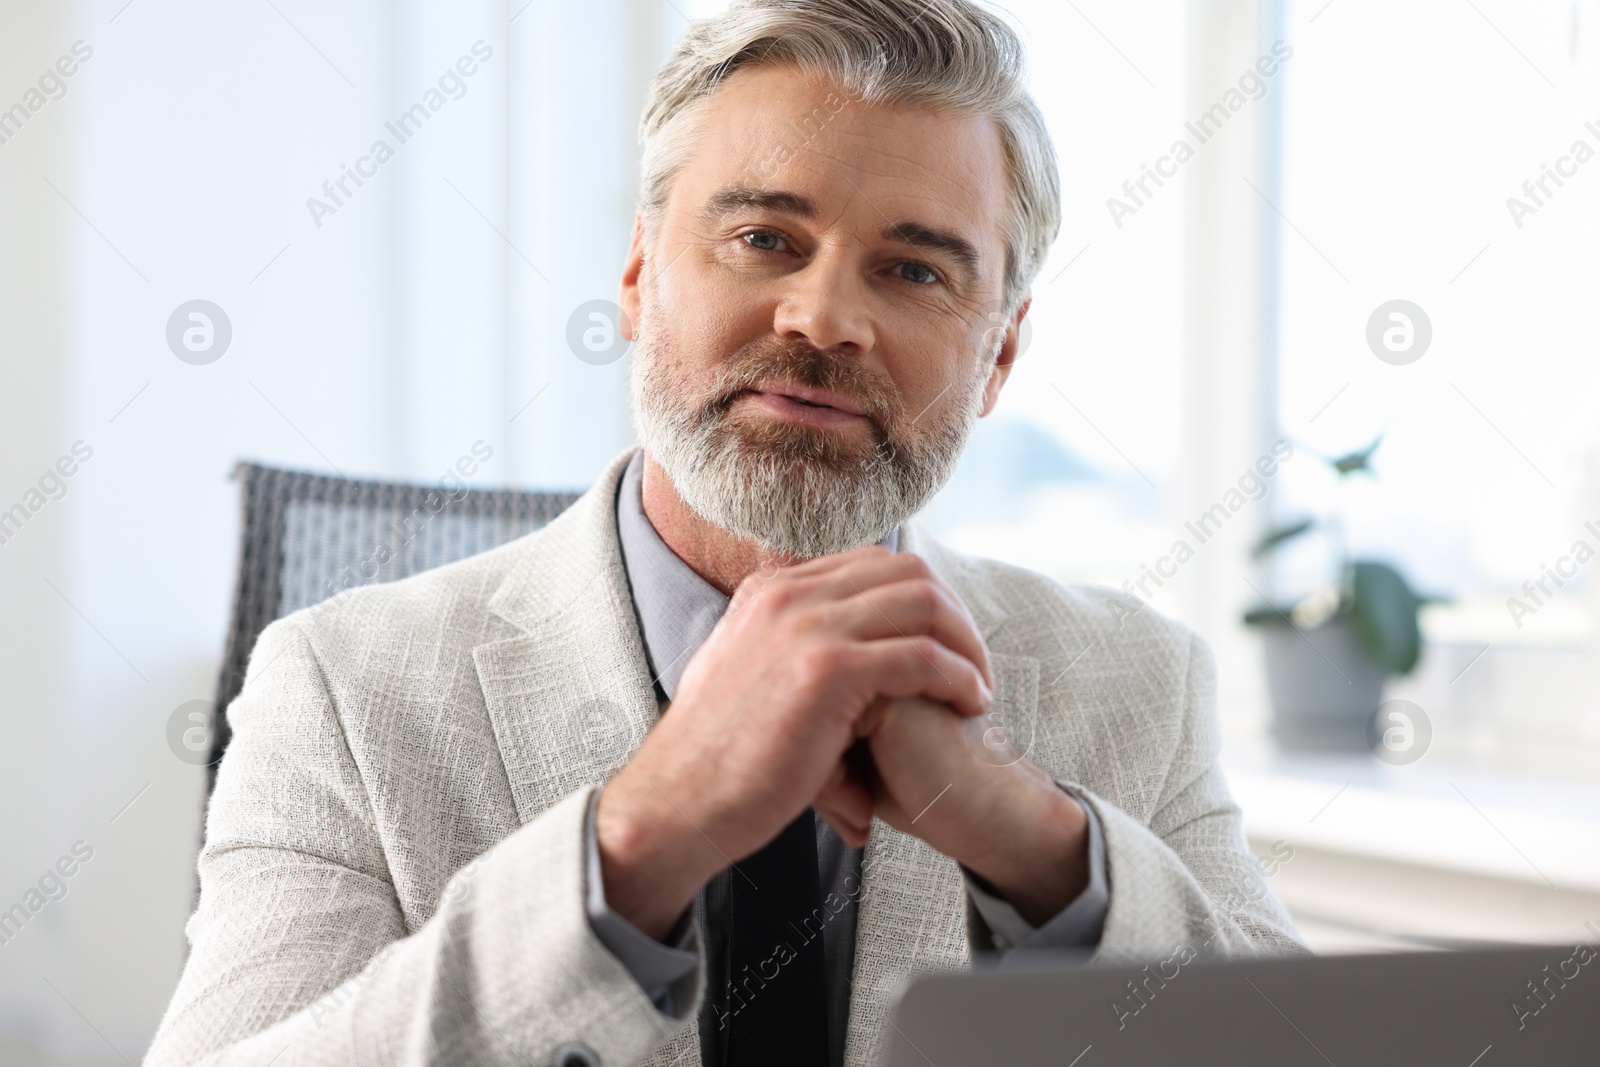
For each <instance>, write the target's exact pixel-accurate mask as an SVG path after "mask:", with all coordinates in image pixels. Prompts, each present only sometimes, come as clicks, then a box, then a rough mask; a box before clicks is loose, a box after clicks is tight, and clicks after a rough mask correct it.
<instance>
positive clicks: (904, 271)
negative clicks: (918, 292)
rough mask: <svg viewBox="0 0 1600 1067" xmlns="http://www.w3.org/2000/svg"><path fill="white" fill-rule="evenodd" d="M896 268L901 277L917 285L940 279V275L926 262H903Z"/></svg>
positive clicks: (928, 283)
mask: <svg viewBox="0 0 1600 1067" xmlns="http://www.w3.org/2000/svg"><path fill="white" fill-rule="evenodd" d="M895 269H896V270H898V271H899V272H900V277H902V278H904V279H905V280H906V281H908V282H912V283H914V284H916V285H931V284H932V283H934V282H936V281H938V280H939V275H938V274H937V273H936V272H935V271H934V269H933V268H932V267H930V266H928V265H927V264H926V263H902V264H900V265H899V266H898V267H896V268H895Z"/></svg>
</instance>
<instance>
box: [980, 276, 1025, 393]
mask: <svg viewBox="0 0 1600 1067" xmlns="http://www.w3.org/2000/svg"><path fill="white" fill-rule="evenodd" d="M1032 306H1033V293H1032V291H1031V290H1030V291H1029V292H1028V294H1027V295H1026V296H1024V297H1023V298H1022V303H1021V304H1020V305H1019V306H1018V307H1017V312H1016V314H1015V315H1013V316H1011V321H1010V322H1008V323H1006V338H1005V340H1004V341H1002V342H1001V343H1000V352H999V354H998V355H997V356H995V360H994V369H993V370H991V371H990V372H989V380H988V381H987V382H985V383H984V386H983V410H982V411H981V412H979V414H980V415H987V414H989V412H991V411H993V410H994V406H995V405H996V404H997V403H999V402H1000V388H1001V387H1002V386H1003V385H1005V384H1006V379H1007V378H1009V377H1011V368H1012V367H1013V366H1015V365H1016V362H1017V357H1018V356H1021V355H1022V320H1023V319H1025V318H1027V317H1028V309H1029V308H1030V307H1032Z"/></svg>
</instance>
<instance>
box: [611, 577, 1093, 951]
mask: <svg viewBox="0 0 1600 1067" xmlns="http://www.w3.org/2000/svg"><path fill="white" fill-rule="evenodd" d="M993 692H994V677H993V674H992V671H991V668H990V664H989V657H988V652H987V649H986V648H985V646H984V643H983V639H982V638H981V637H980V636H979V634H978V633H977V630H976V629H975V627H974V626H973V623H972V619H971V617H970V616H969V615H968V614H967V611H966V608H965V606H964V605H963V604H962V603H961V601H960V599H959V598H958V597H957V596H956V595H955V593H954V592H953V591H952V590H951V589H950V588H949V587H948V586H946V585H945V584H944V583H943V582H942V581H940V580H939V578H938V577H937V576H936V575H935V574H934V573H933V570H932V568H930V567H929V566H928V564H927V563H926V562H925V561H924V560H922V559H921V558H920V557H918V556H916V555H913V554H910V553H891V552H888V551H887V550H885V549H882V548H879V547H877V546H871V547H867V548H861V549H856V550H854V551H852V552H845V553H841V554H839V555H835V556H826V557H823V558H821V559H816V560H811V561H808V562H806V563H802V564H798V565H795V566H790V567H781V568H772V569H769V570H768V571H765V572H762V573H758V574H755V575H752V576H751V577H750V578H747V579H746V580H745V581H744V582H743V583H742V584H741V585H740V586H739V588H738V589H737V590H736V591H735V592H734V596H733V598H732V600H731V601H730V603H729V606H728V611H727V613H726V614H725V615H724V617H723V619H722V621H721V622H719V623H718V625H717V627H716V628H715V629H714V630H713V631H712V633H711V635H710V637H708V638H707V639H706V642H705V643H704V645H702V646H701V648H700V649H699V650H698V651H697V652H696V654H695V656H694V658H693V659H692V660H691V661H690V663H689V664H688V666H687V667H686V669H685V670H684V674H683V677H682V679H681V680H680V682H679V684H678V687H677V692H676V693H675V694H674V699H673V701H672V703H671V705H670V706H669V707H668V709H667V710H666V711H665V713H664V714H663V715H662V718H661V721H660V722H659V723H658V724H657V725H656V727H655V728H654V729H653V730H652V731H651V732H650V735H649V736H648V737H647V738H646V739H645V741H644V743H643V744H642V745H641V746H640V748H639V750H638V751H637V752H636V753H635V754H634V757H633V759H632V760H631V761H630V762H629V763H628V764H627V766H625V767H623V768H622V769H621V770H620V771H619V772H618V773H617V774H616V776H615V777H614V778H612V780H611V781H610V782H608V783H607V784H606V786H605V787H604V789H603V790H602V792H601V795H600V802H599V806H598V808H597V813H596V820H595V834H596V838H597V840H598V844H599V847H600V857H601V867H602V872H603V876H604V880H605V893H606V899H607V901H608V903H609V905H610V906H611V908H612V910H614V911H616V912H617V913H618V914H620V915H622V916H623V917H624V918H626V919H628V920H629V921H631V922H632V923H633V924H634V925H635V926H637V927H638V928H639V929H641V930H643V931H644V932H645V933H647V934H649V935H651V936H652V937H656V938H661V937H663V936H665V935H666V933H667V932H668V931H669V930H670V929H672V928H673V927H674V925H675V924H676V923H677V922H678V920H679V919H680V917H681V916H682V915H683V913H684V909H685V908H687V907H688V905H689V903H690V902H691V901H692V900H693V898H694V895H695V893H696V892H698V890H699V888H700V887H701V886H702V885H704V884H705V883H706V881H707V880H709V879H710V878H711V877H712V876H713V875H714V874H716V873H717V872H718V871H720V870H722V869H723V868H724V867H726V866H728V865H729V864H730V863H737V862H738V861H739V860H741V859H743V858H744V857H746V856H749V855H751V854H752V853H754V852H756V851H758V850H759V849H761V848H762V847H764V846H765V845H766V844H767V843H768V842H770V841H771V840H772V839H773V838H774V837H776V836H777V835H778V833H779V831H781V830H782V829H783V828H784V827H785V826H787V825H788V824H789V823H790V822H792V821H793V820H794V818H795V817H796V816H797V815H799V814H800V812H802V811H804V810H805V809H806V808H807V807H808V806H809V807H813V808H815V809H816V811H817V812H818V813H819V814H820V815H822V817H823V818H825V819H827V821H828V822H829V824H830V825H832V826H833V828H834V829H835V830H836V831H837V832H838V833H839V835H840V837H842V838H843V839H844V840H845V841H846V842H847V843H849V844H851V845H852V846H856V847H859V846H861V845H862V844H864V843H865V842H866V840H867V835H868V832H869V829H870V827H871V823H872V819H873V817H874V816H876V817H877V818H879V819H881V820H883V821H884V822H885V823H887V824H888V825H890V826H892V827H894V828H895V829H897V830H900V831H903V832H905V833H908V834H914V835H915V836H917V837H920V838H922V839H923V840H924V841H926V842H927V843H928V844H929V845H931V846H932V847H933V848H935V849H937V850H938V851H940V852H942V853H944V854H945V855H947V856H949V857H951V858H952V859H955V860H956V861H958V862H959V863H961V864H962V865H963V866H965V867H966V868H967V869H968V870H970V871H972V872H974V873H976V874H978V875H979V876H981V877H982V878H983V879H984V880H986V881H987V882H988V883H989V884H990V885H992V886H993V887H994V888H995V889H996V890H998V891H999V893H1000V895H1001V896H1002V897H1003V898H1004V899H1005V900H1007V901H1008V902H1009V903H1010V904H1011V905H1012V906H1013V907H1015V908H1016V909H1017V911H1018V912H1019V913H1020V914H1021V915H1022V917H1023V918H1024V919H1026V920H1028V921H1029V922H1031V923H1033V924H1035V925H1038V924H1040V923H1042V922H1044V921H1045V920H1047V919H1048V918H1049V917H1050V916H1052V915H1054V914H1055V913H1056V912H1058V911H1060V910H1061V908H1063V907H1065V906H1066V905H1067V904H1068V903H1070V902H1071V901H1072V899H1073V898H1075V897H1076V896H1077V895H1078V893H1080V892H1081V891H1082V889H1083V887H1084V886H1085V885H1086V884H1087V882H1088V858H1087V840H1088V823H1087V817H1086V816H1085V815H1084V812H1083V810H1082V809H1081V808H1080V807H1079V806H1078V805H1077V803H1076V802H1075V801H1073V800H1072V799H1071V798H1070V797H1068V796H1067V794H1065V793H1064V792H1062V791H1061V790H1060V789H1059V788H1058V787H1056V785H1055V783H1054V782H1052V781H1051V780H1050V778H1049V777H1048V776H1047V775H1045V774H1044V773H1043V772H1042V771H1040V770H1039V769H1038V768H1037V767H1034V766H1033V765H1032V764H1031V763H1029V762H1028V761H1027V760H1025V759H1017V760H1015V761H1004V760H1002V761H987V760H984V759H982V758H980V757H979V755H978V749H979V748H981V746H973V745H970V744H969V743H968V736H969V731H972V730H973V729H974V727H977V728H978V729H977V730H976V732H978V733H981V732H982V730H981V727H982V725H983V723H984V721H985V720H979V722H978V723H972V722H971V721H970V720H972V719H974V718H976V717H978V716H982V715H985V714H986V713H987V712H988V710H989V708H990V706H991V704H992V702H993ZM996 762H998V763H999V764H1001V765H996Z"/></svg>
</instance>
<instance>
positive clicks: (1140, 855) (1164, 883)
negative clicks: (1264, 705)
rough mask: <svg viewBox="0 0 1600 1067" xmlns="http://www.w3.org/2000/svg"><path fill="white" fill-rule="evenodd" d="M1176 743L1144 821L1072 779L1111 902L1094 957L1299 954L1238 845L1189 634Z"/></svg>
mask: <svg viewBox="0 0 1600 1067" xmlns="http://www.w3.org/2000/svg"><path fill="white" fill-rule="evenodd" d="M1182 704H1183V711H1182V720H1181V724H1180V727H1179V732H1178V739H1177V746H1176V750H1175V751H1174V752H1173V754H1172V756H1171V759H1170V761H1169V765H1168V771H1167V774H1166V778H1165V782H1164V784H1163V785H1162V788H1161V791H1160V795H1159V797H1158V798H1157V800H1156V803H1155V806H1154V808H1153V810H1152V812H1151V815H1150V819H1149V822H1148V824H1146V823H1144V822H1141V821H1140V820H1138V819H1136V818H1134V817H1133V816H1131V815H1129V814H1128V813H1127V812H1125V811H1123V810H1122V809H1121V808H1119V807H1117V806H1116V805H1115V804H1112V803H1110V802H1109V801H1107V800H1105V799H1103V798H1101V797H1098V796H1096V795H1094V794H1093V793H1091V792H1089V791H1087V790H1085V789H1082V788H1081V787H1078V786H1074V789H1076V790H1077V791H1078V793H1079V795H1080V796H1082V797H1083V799H1084V800H1085V801H1086V802H1087V803H1089V804H1090V805H1092V806H1093V807H1094V809H1095V812H1096V814H1098V815H1099V816H1100V826H1101V830H1102V831H1103V833H1104V835H1105V846H1106V859H1107V862H1108V865H1109V871H1108V877H1109V880H1110V883H1111V884H1110V898H1111V899H1110V906H1109V907H1108V909H1107V911H1106V919H1105V928H1104V931H1103V932H1102V934H1101V938H1100V947H1099V951H1098V952H1097V953H1096V958H1097V959H1104V960H1108V961H1120V960H1132V959H1150V958H1152V957H1155V956H1170V955H1171V954H1172V953H1173V952H1174V951H1176V950H1179V949H1184V950H1188V951H1193V952H1195V953H1196V954H1200V955H1219V956H1241V955H1261V954H1273V953H1290V954H1298V953H1305V952H1306V951H1307V949H1306V948H1305V946H1304V944H1303V943H1302V942H1301V941H1300V938H1299V935H1298V934H1297V933H1296V931H1295V929H1294V923H1293V922H1292V920H1290V918H1289V915H1288V913H1287V912H1286V911H1285V910H1284V908H1283V905H1282V904H1280V903H1279V902H1278V900H1277V898H1276V897H1274V896H1273V894H1272V891H1271V889H1270V888H1269V887H1268V885H1267V880H1266V877H1265V876H1264V874H1263V873H1262V869H1261V865H1260V864H1259V863H1258V862H1257V861H1256V859H1255V857H1253V856H1252V855H1251V854H1250V850H1249V847H1248V845H1247V844H1246V842H1245V836H1244V828H1243V823H1242V819H1241V815H1240V811H1239V808H1238V806H1237V805H1236V804H1234V802H1233V798H1232V796H1231V795H1230V794H1229V792H1228V785H1227V781H1226V780H1225V779H1224V777H1223V773H1222V767H1221V765H1220V763H1219V755H1220V752H1221V747H1222V746H1221V736H1220V728H1219V726H1218V723H1217V709H1216V668H1215V662H1214V659H1213V657H1212V654H1211V650H1210V648H1209V647H1208V646H1207V645H1206V644H1205V642H1204V641H1202V640H1200V638H1198V637H1196V636H1194V635H1190V638H1189V655H1188V664H1187V668H1186V677H1185V679H1184V684H1183V692H1182Z"/></svg>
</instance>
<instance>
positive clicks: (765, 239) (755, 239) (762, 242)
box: [744, 230, 783, 252]
mask: <svg viewBox="0 0 1600 1067" xmlns="http://www.w3.org/2000/svg"><path fill="white" fill-rule="evenodd" d="M744 243H745V244H747V245H749V246H750V247H751V248H754V249H756V250H758V251H761V252H780V251H782V250H783V238H782V237H779V236H778V235H777V234H775V233H769V232H767V231H766V230H757V231H756V232H754V233H747V234H745V235H744Z"/></svg>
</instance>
